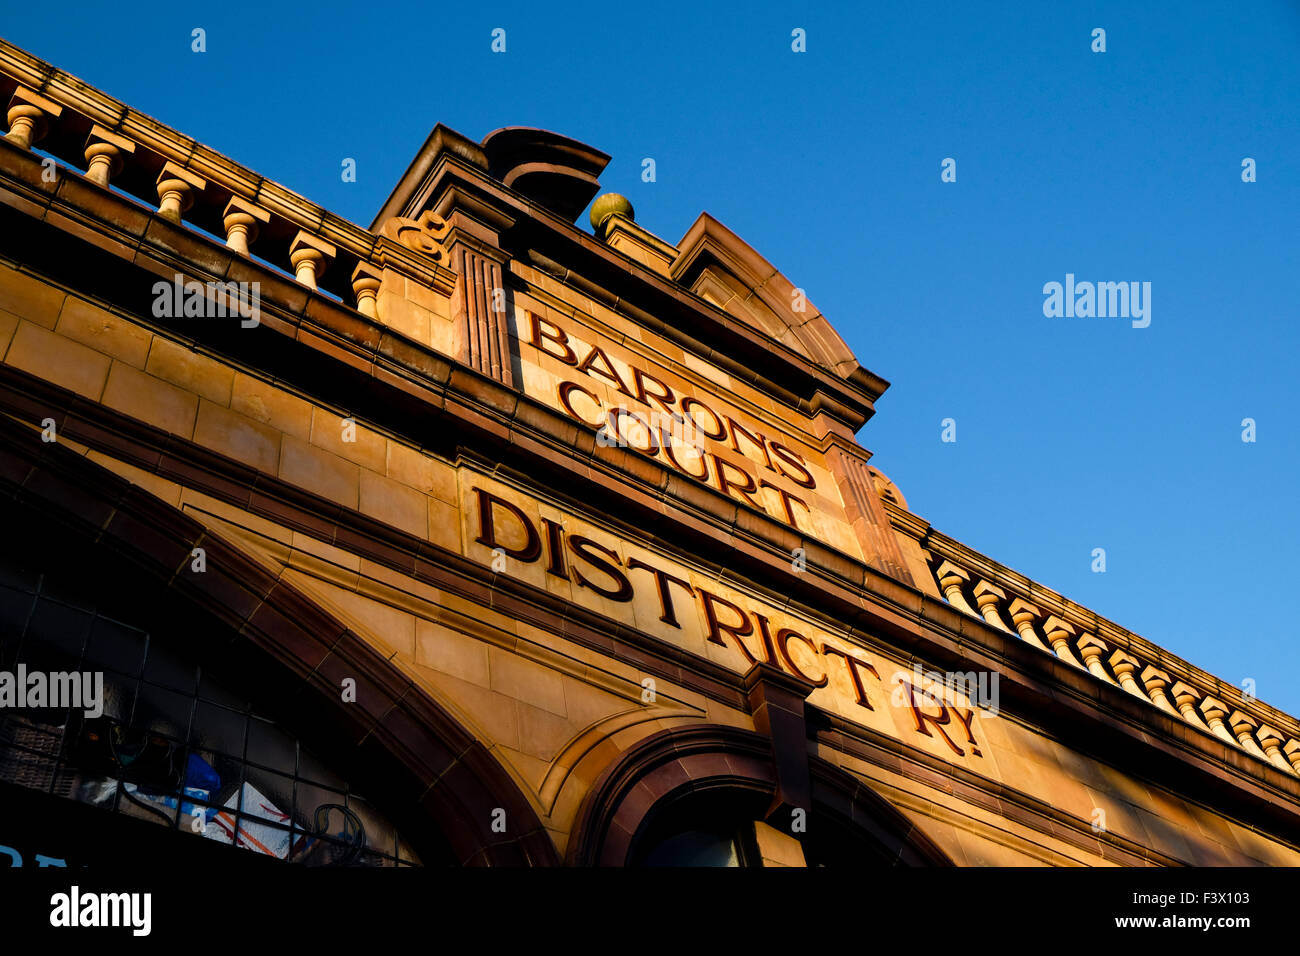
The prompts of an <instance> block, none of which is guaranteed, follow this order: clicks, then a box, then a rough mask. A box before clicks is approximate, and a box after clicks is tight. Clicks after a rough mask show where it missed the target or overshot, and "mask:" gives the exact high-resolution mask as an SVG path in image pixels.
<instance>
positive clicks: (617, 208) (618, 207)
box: [591, 193, 636, 233]
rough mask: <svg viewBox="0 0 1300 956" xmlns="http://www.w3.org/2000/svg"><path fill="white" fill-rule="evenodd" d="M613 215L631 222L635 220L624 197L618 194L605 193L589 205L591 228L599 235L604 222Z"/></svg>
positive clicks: (630, 206) (629, 204)
mask: <svg viewBox="0 0 1300 956" xmlns="http://www.w3.org/2000/svg"><path fill="white" fill-rule="evenodd" d="M615 213H617V214H618V215H620V216H625V217H626V218H628V219H631V220H633V221H635V219H636V213H635V212H634V211H633V209H632V204H631V203H630V202H628V200H627V197H626V196H620V195H619V194H618V193H605V195H603V196H598V197H597V198H596V201H595V202H594V203H592V204H591V228H592V229H594V230H596V232H597V233H599V232H600V231H601V227H602V226H603V225H604V224H605V220H606V219H608V218H609V217H610V216H612V215H614V214H615Z"/></svg>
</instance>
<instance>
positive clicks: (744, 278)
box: [672, 213, 861, 379]
mask: <svg viewBox="0 0 1300 956" xmlns="http://www.w3.org/2000/svg"><path fill="white" fill-rule="evenodd" d="M678 249H679V250H680V252H679V255H678V256H677V259H676V261H675V262H674V263H673V267H672V278H673V279H674V280H675V281H676V282H678V283H679V284H681V285H682V286H684V287H686V288H688V289H690V290H691V291H692V292H694V293H695V294H696V295H698V296H700V297H701V298H703V299H705V300H706V301H708V302H710V303H712V304H713V305H715V306H717V307H718V308H720V309H722V310H723V311H725V312H726V313H727V314H729V315H731V316H732V317H733V318H735V319H737V320H739V321H740V322H743V323H744V324H745V325H747V326H749V327H750V328H752V329H754V330H755V331H758V332H761V333H763V334H765V335H768V336H770V337H772V338H774V339H776V340H777V341H779V342H781V343H782V344H784V345H786V346H788V347H789V348H791V349H792V350H793V351H795V352H796V353H798V354H799V355H802V356H803V357H804V358H806V359H808V360H810V361H812V362H814V363H815V364H817V365H820V366H822V367H824V368H826V369H829V370H830V371H832V372H834V373H835V374H836V375H839V376H840V377H841V378H845V379H848V378H851V377H853V376H854V375H855V373H857V372H858V370H859V369H860V368H861V366H860V365H859V363H858V360H857V359H856V358H855V357H854V355H853V352H852V351H851V350H850V349H849V347H848V346H847V345H846V344H845V342H844V340H843V339H842V338H840V335H839V333H838V332H836V331H835V329H834V328H832V327H831V324H830V322H828V321H827V319H826V317H825V316H824V315H822V314H821V312H820V311H819V310H818V309H817V307H816V306H814V305H813V304H812V302H810V301H809V300H808V299H807V296H806V295H804V294H803V293H802V291H801V290H799V289H798V288H797V287H796V286H795V285H794V283H792V282H791V281H790V280H789V279H787V278H786V277H785V276H784V275H782V274H781V273H780V272H779V271H778V270H777V268H776V267H775V266H773V265H772V264H771V263H770V262H768V261H767V260H766V259H765V258H763V256H762V255H760V254H759V253H758V252H757V251H755V250H754V248H753V247H751V246H750V245H749V244H748V243H746V242H745V241H744V240H743V239H741V238H740V237H739V236H737V235H736V234H735V233H734V232H732V231H731V230H730V229H728V228H727V227H726V226H724V225H723V224H722V223H720V222H718V220H716V219H714V218H713V217H712V216H710V215H709V214H708V213H701V214H700V217H699V218H698V219H696V220H695V223H694V225H692V226H691V228H690V229H689V230H687V232H686V235H685V236H684V237H682V240H681V242H679V243H678Z"/></svg>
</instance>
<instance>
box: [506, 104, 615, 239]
mask: <svg viewBox="0 0 1300 956" xmlns="http://www.w3.org/2000/svg"><path fill="white" fill-rule="evenodd" d="M481 146H482V148H483V154H484V155H485V156H486V157H487V161H488V172H489V173H490V174H491V175H492V176H493V177H495V178H496V179H499V180H501V182H503V183H505V185H507V186H509V187H510V188H511V189H513V190H515V191H516V192H519V193H522V194H523V195H525V196H527V197H528V198H529V199H531V200H533V201H534V202H536V203H538V204H539V205H542V206H545V207H546V208H547V209H549V210H551V212H553V213H555V214H556V215H559V216H563V217H564V218H566V219H567V220H568V221H569V222H573V221H574V220H576V219H577V218H578V214H579V213H581V212H582V210H584V209H586V208H587V203H589V202H591V200H592V199H593V198H594V197H595V195H596V193H598V192H599V191H600V183H599V182H598V181H597V177H599V176H600V174H601V172H602V171H603V170H604V169H605V167H606V166H607V165H609V154H607V153H602V152H601V151H600V150H598V149H595V148H593V147H591V146H588V145H587V144H586V143H580V142H578V141H577V140H576V139H570V138H569V137H568V136H561V135H560V134H559V133H553V132H551V131H550V130H545V129H534V128H532V127H529V126H507V127H505V128H503V129H499V130H496V131H494V132H491V133H488V134H487V136H485V137H483V142H482V144H481Z"/></svg>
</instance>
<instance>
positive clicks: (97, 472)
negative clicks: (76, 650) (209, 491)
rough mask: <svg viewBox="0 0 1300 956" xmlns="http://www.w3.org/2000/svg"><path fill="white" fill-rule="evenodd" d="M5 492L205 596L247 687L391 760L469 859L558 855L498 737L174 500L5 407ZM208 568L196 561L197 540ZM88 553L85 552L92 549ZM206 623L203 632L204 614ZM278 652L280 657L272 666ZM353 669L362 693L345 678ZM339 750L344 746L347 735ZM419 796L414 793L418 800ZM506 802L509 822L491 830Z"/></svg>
mask: <svg viewBox="0 0 1300 956" xmlns="http://www.w3.org/2000/svg"><path fill="white" fill-rule="evenodd" d="M0 500H5V501H6V502H8V503H12V504H11V506H12V505H16V506H18V509H19V512H18V513H19V515H23V514H26V515H28V516H30V518H31V519H32V520H35V521H38V522H39V523H40V524H39V526H42V527H47V528H48V527H49V523H50V522H51V521H53V522H55V523H57V525H58V526H60V527H61V528H62V529H63V533H64V536H65V537H67V538H69V539H70V541H71V542H73V544H72V546H73V547H75V548H77V549H78V552H79V553H80V554H82V555H83V556H89V555H88V554H87V552H97V553H98V554H99V555H100V556H101V558H110V559H111V560H101V561H100V566H101V567H102V568H103V571H104V573H105V574H107V575H110V576H111V577H112V578H113V579H114V580H115V581H121V582H122V583H124V584H128V585H129V584H130V583H131V582H135V584H136V585H137V586H138V584H139V575H141V574H143V575H145V576H146V578H147V579H150V580H152V582H153V584H154V585H155V586H156V587H159V589H160V600H161V601H162V602H164V603H167V604H169V605H171V606H174V607H180V608H182V609H183V610H184V611H185V612H186V613H187V614H188V616H189V617H190V618H193V616H194V615H193V612H194V609H195V608H199V609H202V610H203V611H205V612H207V615H208V616H209V617H210V619H211V620H212V621H213V622H214V623H217V624H220V625H224V627H223V628H220V629H219V630H218V631H216V632H215V636H216V637H217V639H220V636H221V635H224V637H225V640H226V641H227V643H226V644H225V645H224V646H222V647H221V648H220V651H221V653H222V654H223V655H226V656H228V657H229V658H231V659H234V660H239V661H241V662H247V663H248V664H249V665H250V666H247V667H244V668H243V672H244V673H246V674H247V675H248V676H249V679H250V683H251V685H252V686H251V687H250V690H253V691H254V692H256V691H261V692H262V693H263V694H265V693H266V692H267V691H268V690H270V691H273V693H274V694H275V697H273V698H270V699H276V700H285V699H286V698H287V699H288V704H287V705H286V707H287V708H289V709H292V710H293V712H294V713H295V714H296V715H297V716H298V717H299V719H300V720H301V721H302V722H304V723H310V724H312V725H315V726H318V727H321V728H323V729H324V730H325V731H326V732H327V733H328V734H329V739H330V740H331V741H341V740H342V741H348V742H349V743H350V744H351V745H352V750H351V752H350V753H344V754H342V755H341V756H342V759H346V760H352V761H355V762H356V763H358V764H359V765H361V766H367V767H380V768H382V773H381V774H380V775H379V776H377V777H376V779H382V780H384V781H385V783H386V784H387V791H388V796H389V797H390V798H391V799H393V800H394V802H397V803H399V804H401V805H407V806H414V807H418V812H417V813H416V814H415V815H414V818H415V819H417V822H419V823H421V824H422V825H423V826H425V827H428V826H429V825H430V824H433V825H436V828H437V830H438V831H440V833H441V835H442V836H443V837H444V838H445V839H446V841H447V842H448V843H449V844H450V845H451V849H452V851H453V853H454V854H455V856H456V857H457V859H459V860H460V861H461V862H462V863H464V864H466V865H489V866H492V865H495V866H501V865H555V864H557V863H558V862H559V860H558V856H557V854H556V852H555V848H554V844H553V843H552V842H551V840H550V837H549V836H548V835H547V834H546V831H545V830H544V828H543V827H542V825H541V822H540V820H539V819H538V817H537V814H536V812H535V811H534V810H533V808H532V806H531V804H530V803H529V802H528V800H527V798H526V797H525V796H524V795H523V793H522V792H521V791H520V790H519V788H518V787H517V786H516V784H515V783H514V781H513V780H512V779H511V777H510V776H509V774H508V773H507V772H506V770H505V769H504V768H502V767H501V766H500V765H499V764H498V763H497V762H496V760H495V759H494V758H493V757H492V755H491V754H490V753H489V752H488V751H487V749H486V748H485V747H484V746H483V745H482V744H481V743H479V742H478V741H477V740H476V739H475V738H474V737H473V736H472V735H471V734H470V733H469V732H468V731H466V730H465V729H464V728H463V727H462V726H461V725H460V724H459V723H458V722H457V721H456V720H455V719H454V718H453V717H452V716H451V715H450V714H449V713H448V712H447V711H446V710H444V709H443V708H442V707H441V706H440V705H439V704H438V703H437V702H436V701H435V700H434V699H433V698H432V697H431V696H430V695H429V694H428V693H427V692H425V691H424V690H423V689H422V688H420V687H419V686H418V685H416V684H415V683H413V682H412V681H411V680H410V679H409V678H407V677H405V676H404V675H402V674H401V673H400V671H398V669H397V668H395V667H394V666H393V665H392V664H391V663H389V661H387V660H386V659H385V658H384V657H383V656H382V655H381V654H380V653H379V652H378V651H377V650H376V649H375V648H374V647H372V646H371V645H370V644H369V643H368V642H366V641H365V640H363V639H362V638H360V637H359V636H358V635H356V634H354V633H353V632H352V631H350V630H349V629H348V628H347V627H345V626H344V625H343V624H342V623H340V622H339V621H338V620H337V619H335V618H334V617H333V616H332V615H330V614H329V613H327V612H326V611H324V610H323V609H322V608H320V607H319V606H318V605H316V604H315V603H314V602H312V601H311V600H309V599H308V598H307V597H306V596H305V595H304V594H302V592H300V591H298V590H297V589H295V588H293V587H292V586H290V585H289V584H287V583H285V582H284V581H282V580H280V579H279V578H277V577H276V576H275V575H274V574H272V573H271V572H270V571H268V570H267V568H266V567H265V566H264V565H262V564H260V563H258V562H257V561H255V560H253V559H252V558H250V557H248V556H247V555H246V554H244V553H243V552H242V551H241V550H239V549H238V548H236V547H235V546H233V545H232V544H230V543H229V542H228V541H226V540H225V539H223V538H221V537H220V536H218V535H215V534H213V533H212V532H211V531H210V530H209V529H207V528H205V527H204V526H203V525H201V524H200V523H199V522H197V521H196V520H194V519H193V518H191V517H190V516H189V515H186V514H185V513H183V512H182V511H180V510H178V509H176V508H174V507H172V506H171V505H169V504H168V503H166V502H165V501H162V500H161V499H159V498H157V497H155V496H154V495H152V494H150V493H149V492H147V491H144V490H143V489H141V488H139V487H137V486H135V485H132V484H131V483H130V482H128V481H126V480H125V479H123V478H121V477H119V476H117V475H115V474H113V473H112V472H110V471H108V470H107V469H105V468H103V467H101V466H99V465H96V464H94V463H93V462H91V461H89V460H88V459H86V458H83V457H82V456H80V455H78V454H76V453H75V452H73V451H71V450H68V449H66V448H63V447H61V446H59V445H58V444H45V443H43V442H42V441H41V439H40V434H39V433H38V432H35V431H33V430H31V429H28V428H25V427H23V426H21V425H20V424H18V423H16V422H15V421H13V420H12V419H9V418H0ZM197 547H202V548H203V549H204V550H205V552H206V564H207V568H206V570H205V571H204V572H203V573H193V572H191V571H189V567H190V562H191V560H192V551H193V549H194V548H197ZM83 560H84V558H83ZM195 630H196V631H202V628H201V627H200V625H199V622H197V621H196V624H195ZM268 659H269V661H270V662H273V663H274V664H275V665H278V667H268V666H267V664H268ZM345 677H350V678H353V679H354V680H355V681H356V690H357V693H356V702H355V703H344V702H343V701H342V695H341V694H340V693H339V691H338V689H339V687H340V682H341V681H342V680H343V678H345ZM331 749H332V751H333V754H334V756H336V757H339V756H340V753H339V751H340V749H341V748H339V747H338V746H333V747H332V748H331ZM407 801H409V803H407ZM498 808H500V809H504V810H505V811H506V821H507V825H508V832H506V833H493V832H492V831H491V825H492V818H493V811H494V810H496V809H498Z"/></svg>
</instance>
